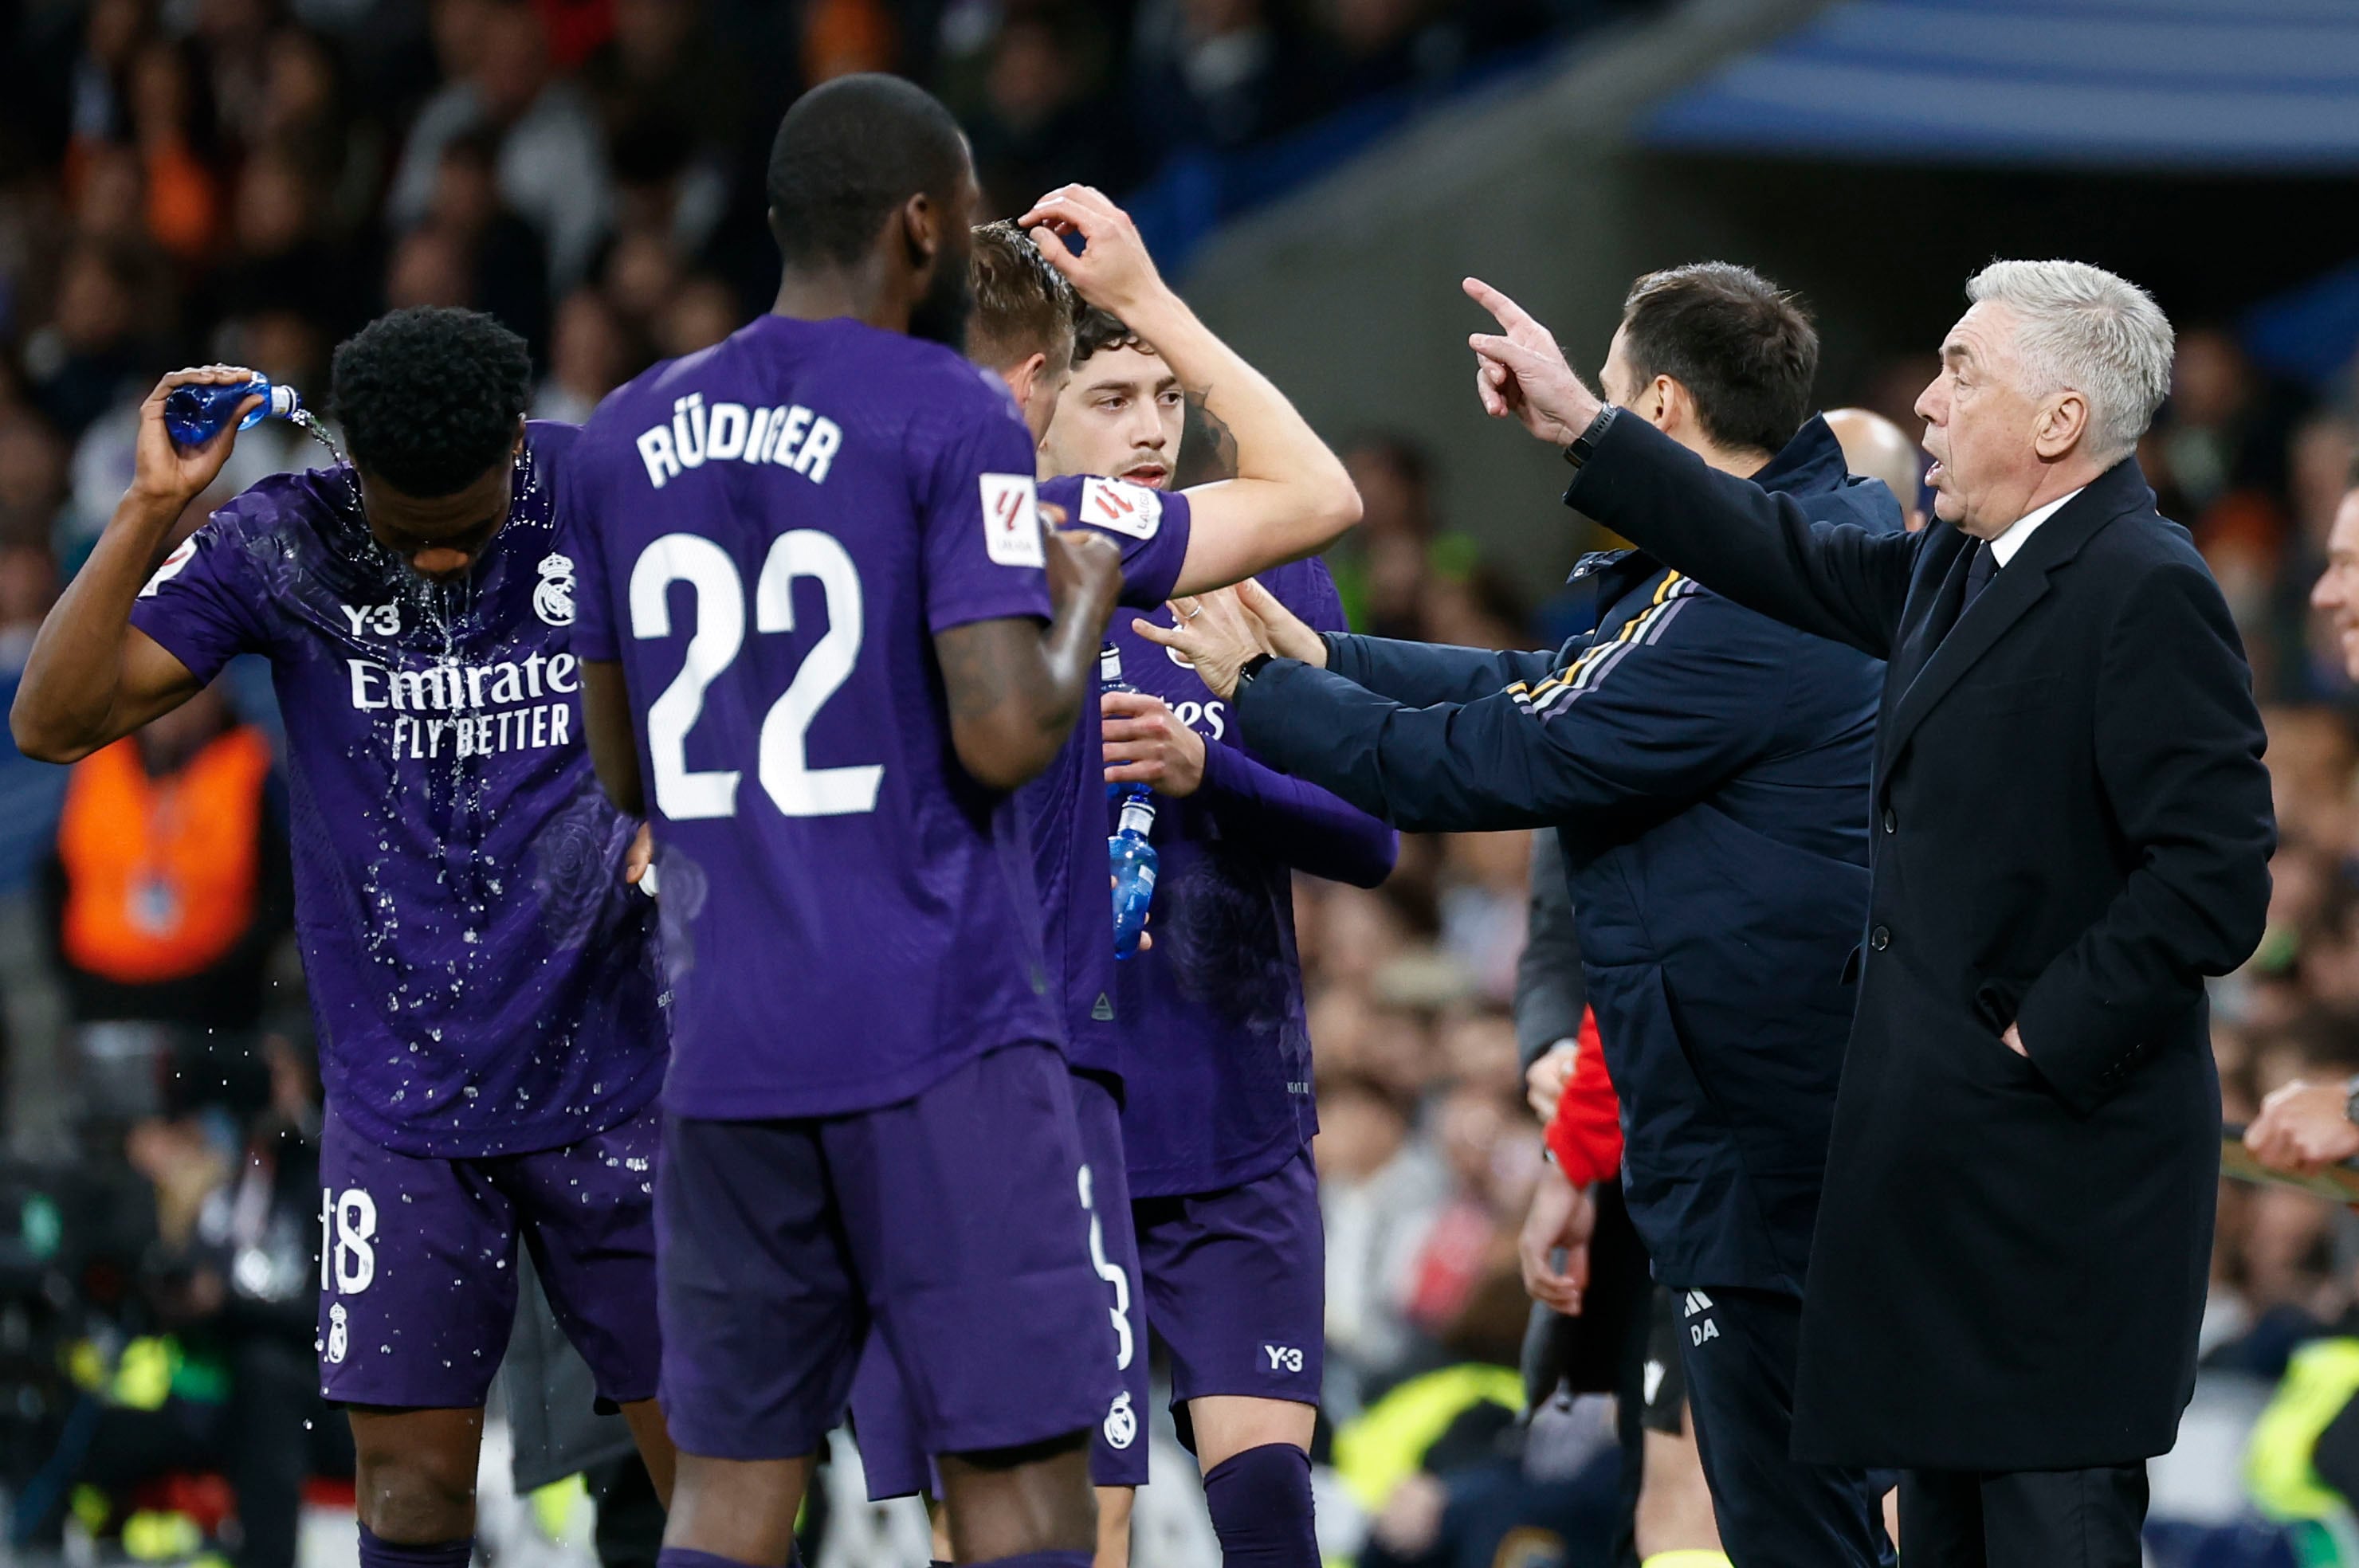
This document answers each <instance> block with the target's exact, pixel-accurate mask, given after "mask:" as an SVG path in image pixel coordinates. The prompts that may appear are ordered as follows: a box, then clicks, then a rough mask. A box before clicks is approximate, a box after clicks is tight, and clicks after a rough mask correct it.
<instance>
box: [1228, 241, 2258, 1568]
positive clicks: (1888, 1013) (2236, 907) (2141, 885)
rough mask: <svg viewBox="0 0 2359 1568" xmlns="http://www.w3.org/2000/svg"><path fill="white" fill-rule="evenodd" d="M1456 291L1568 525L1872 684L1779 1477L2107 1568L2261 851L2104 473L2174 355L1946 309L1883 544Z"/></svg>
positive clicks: (2215, 594) (2029, 320) (2074, 292)
mask: <svg viewBox="0 0 2359 1568" xmlns="http://www.w3.org/2000/svg"><path fill="white" fill-rule="evenodd" d="M1467 288H1468V292H1469V293H1471V294H1473V296H1474V297H1475V298H1476V299H1477V300H1478V301H1479V302H1480V303H1483V304H1484V305H1485V306H1487V307H1488V308H1490V309H1491V311H1492V312H1493V314H1494V315H1495V316H1496V317H1497V318H1498V320H1499V322H1500V325H1501V327H1502V329H1503V333H1502V334H1499V335H1492V334H1484V335H1480V336H1477V337H1475V338H1474V339H1473V347H1474V349H1475V351H1476V354H1477V356H1478V363H1477V390H1478V392H1479V394H1480V395H1481V397H1482V399H1483V403H1484V407H1485V408H1486V409H1487V410H1488V411H1489V412H1490V413H1492V414H1493V415H1495V416H1515V417H1517V418H1519V419H1520V420H1521V421H1522V422H1523V423H1524V425H1525V426H1526V427H1527V428H1528V429H1530V430H1531V431H1532V432H1533V433H1534V434H1535V435H1537V436H1539V437H1541V438H1544V439H1548V440H1550V441H1553V442H1555V443H1557V444H1559V445H1560V446H1562V447H1563V448H1564V449H1565V457H1566V460H1567V461H1568V462H1570V463H1571V464H1572V465H1573V466H1574V467H1575V469H1576V470H1577V472H1576V474H1575V476H1574V479H1573V481H1572V486H1571V489H1570V490H1569V491H1568V492H1566V496H1565V499H1566V501H1567V502H1568V503H1570V504H1571V505H1573V506H1577V507H1579V508H1580V509H1581V510H1582V512H1584V513H1586V514H1589V515H1590V516H1592V517H1593V518H1595V519H1596V520H1598V521H1599V522H1601V523H1603V524H1606V525H1607V526H1609V527H1612V528H1614V529H1616V530H1618V531H1620V532H1621V533H1623V534H1624V535H1627V536H1629V537H1630V538H1632V539H1635V540H1636V541H1638V542H1639V543H1640V544H1641V545H1642V546H1645V547H1646V548H1647V549H1648V550H1650V551H1652V552H1653V553H1654V554H1656V555H1657V556H1658V557H1661V558H1662V559H1663V560H1665V561H1667V562H1669V564H1670V565H1671V566H1673V567H1674V568H1679V569H1681V570H1685V571H1692V572H1694V573H1695V574H1696V576H1697V578H1698V579H1700V580H1701V581H1703V582H1706V583H1709V584H1710V585H1712V587H1713V588H1715V589H1719V590H1720V591H1721V592H1723V593H1725V594H1727V595H1729V596H1730V597H1731V598H1733V599H1735V600H1739V601H1741V602H1744V603H1747V604H1751V605H1753V606H1754V607H1756V608H1757V609H1759V610H1761V611H1766V612H1767V613H1768V614H1771V615H1774V616H1777V618H1779V619H1781V620H1784V621H1788V622H1791V623H1793V624H1794V625H1797V626H1800V627H1803V628H1806V629H1808V630H1810V631H1812V632H1815V633H1819V634H1820V635H1821V636H1824V637H1828V638H1832V639H1834V640H1836V641H1839V642H1843V643H1850V644H1852V645H1853V646H1854V647H1856V648H1860V649H1863V650H1864V651H1866V652H1867V653H1870V654H1875V656H1877V657H1879V658H1884V659H1886V660H1887V661H1888V665H1887V673H1886V682H1885V692H1884V699H1883V706H1882V711H1881V715H1880V719H1879V727H1878V731H1877V736H1876V755H1875V782H1874V802H1873V810H1874V816H1873V829H1872V834H1871V837H1872V839H1873V842H1874V845H1875V859H1874V864H1873V882H1872V887H1871V892H1870V896H1869V913H1868V919H1867V929H1866V932H1865V935H1866V941H1865V943H1864V945H1863V947H1862V949H1861V951H1860V953H1859V955H1858V965H1857V968H1858V984H1859V1002H1858V1014H1857V1019H1856V1022H1855V1023H1854V1029H1853V1032H1852V1037H1851V1046H1850V1051H1849V1054H1848V1056H1847V1058H1846V1060H1845V1063H1844V1068H1843V1087H1842V1093H1841V1096H1840V1098H1839V1100H1838V1104H1837V1107H1836V1111H1835V1123H1834V1134H1833V1138H1832V1143H1831V1145H1830V1148H1829V1152H1828V1160H1827V1173H1826V1190H1825V1196H1824V1199H1823V1201H1822V1202H1821V1206H1820V1211H1819V1228H1818V1236H1817V1240H1816V1243H1815V1245H1814V1247H1813V1249H1812V1250H1811V1254H1810V1277H1809V1280H1808V1282H1807V1290H1806V1296H1805V1304H1804V1309H1803V1315H1802V1331H1801V1362H1800V1370H1799V1386H1798V1389H1797V1393H1796V1401H1795V1419H1794V1443H1795V1451H1796V1453H1797V1454H1798V1455H1799V1456H1800V1457H1803V1458H1806V1459H1811V1460H1817V1461H1821V1462H1826V1463H1836V1464H1848V1465H1900V1466H1905V1467H1907V1469H1908V1475H1907V1476H1906V1477H1905V1478H1904V1480H1903V1482H1902V1487H1901V1499H1900V1529H1901V1558H1902V1561H1904V1562H1906V1563H1908V1564H1909V1568H1951V1565H1952V1564H1974V1565H1977V1568H1979V1565H1983V1564H1988V1565H1990V1568H2115V1565H2119V1568H2135V1565H2136V1563H2137V1562H2138V1531H2139V1527H2140V1524H2141V1522H2142V1520H2143V1519H2144V1517H2145V1511H2146V1496H2147V1493H2146V1473H2145V1466H2144V1465H2143V1464H2142V1463H2141V1462H2142V1461H2143V1460H2144V1459H2146V1458H2147V1456H2148V1455H2151V1454H2160V1453H2162V1452H2164V1451H2165V1450H2166V1449H2168V1448H2169V1447H2170V1445H2171V1442H2172V1439H2173V1436H2174V1434H2175V1432H2176V1428H2177V1426H2178V1421H2179V1414H2180V1411H2181V1409H2182V1408H2184V1406H2185V1404H2186V1401H2187V1398H2188V1395H2189V1392H2190V1389H2191V1388H2192V1384H2193V1379H2194V1369H2195V1330H2196V1322H2197V1318H2198V1315H2199V1314H2200V1313H2201V1308H2202V1303H2203V1288H2204V1274H2205V1266H2206V1261H2207V1259H2208V1257H2209V1254H2210V1251H2211V1245H2212V1201H2213V1195H2214V1191H2215V1186H2216V1183H2217V1181H2218V1178H2219V1137H2220V1090H2219V1080H2218V1077H2217V1076H2216V1074H2215V1073H2214V1071H2213V1068H2212V1052H2211V1046H2210V1042H2209V1040H2208V1038H2207V1030H2206V1013H2205V1008H2204V991H2203V980H2204V977H2205V976H2207V975H2219V974H2223V973H2225V972H2227V971H2228V970H2229V969H2232V968H2234V967H2235V966H2236V965H2237V964H2239V963H2241V962H2242V961H2243V960H2244V959H2245V957H2246V956H2247V955H2249V954H2250V953H2251V952H2252V950H2253V948H2254V946H2256V944H2257V942H2258V941H2259V938H2260V934H2261V924H2262V916H2263V912H2264V910H2265V908H2266V907H2267V903H2268V893H2269V880H2268V870H2267V866H2268V858H2269V854H2270V851H2271V849H2273V847H2274V845H2275V841H2276V826H2275V823H2274V820H2273V818H2272V816H2271V812H2270V805H2269V783H2268V777H2267V773H2264V772H2263V770H2262V767H2261V748H2262V732H2261V723H2260V718H2259V715H2258V713H2257V712H2256V709H2255V708H2254V706H2253V697H2252V690H2251V679H2250V675H2249V672H2248V671H2247V669H2246V667H2245V657H2244V652H2243V649H2242V646H2241V645H2240V644H2239V643H2238V641H2237V637H2236V632H2235V628H2234V625H2233V624H2231V622H2230V621H2229V618H2228V610H2227V606H2226V604H2225V603H2224V602H2223V600H2222V599H2221V596H2220V590H2219V589H2218V587H2217V585H2215V584H2214V583H2213V582H2212V576H2211V574H2210V572H2208V571H2207V570H2206V569H2205V568H2204V565H2203V561H2202V558H2201V557H2199V556H2198V555H2197V554H2196V552H2195V548H2194V546H2193V545H2192V544H2191V543H2190V540H2189V538H2188V535H2186V533H2185V532H2184V531H2183V530H2181V529H2180V528H2179V527H2178V526H2176V525H2175V524H2170V523H2168V522H2165V521H2164V520H2163V519H2162V518H2161V517H2160V516H2158V515H2157V514H2156V512H2155V509H2154V495H2153V492H2151V491H2149V490H2148V489H2147V483H2146V480H2145V477H2144V476H2143V475H2142V474H2140V473H2139V471H2138V468H2137V464H2136V460H2134V459H2133V457H2132V455H2131V454H2132V451H2133V449H2134V448H2135V447H2136V442H2137V439H2138V437H2139V436H2140V435H2141V434H2142V433H2143V432H2144V431H2145V429H2146V427H2147V422H2148V421H2149V420H2150V419H2151V417H2152V416H2153V414H2154V411H2155V408H2156V406H2158V405H2159V404H2160V403H2161V401H2162V398H2163V394H2164V392H2165V390H2166V388H2167V387H2168V385H2169V374H2170V356H2171V331H2170V325H2169V322H2168V321H2166V320H2165V319H2163V316H2162V312H2161V311H2160V310H2159V309H2158V308H2156V306H2155V304H2154V301H2153V300H2152V299H2151V298H2149V297H2147V295H2146V293H2145V292H2144V291H2143V290H2141V289H2139V288H2137V287H2135V286H2134V285H2132V284H2129V283H2127V282H2125V281H2124V280H2123V279H2121V278H2119V277H2115V276H2113V275H2112V274H2110V273H2106V272H2103V271H2100V270H2099V269H2097V268H2096V267H2093V266H2087V265H2082V264H2079V263H2074V262H2019V261H2011V262H1998V263H1995V264H1993V265H1991V266H1989V267H1988V268H1986V269H1984V271H1983V272H1981V273H1979V274H1977V275H1976V276H1974V278H1973V280H1972V281H1971V282H1970V283H1969V284H1968V285H1967V288H1966V293H1967V297H1969V298H1970V299H1971V300H1972V301H1973V308H1971V309H1969V310H1968V311H1967V312H1966V314H1965V316H1964V317H1963V318H1962V319H1960V320H1959V322H1958V324H1957V325H1956V326H1955V327H1953V328H1952V329H1951V331H1950V335H1949V337H1948V339H1947V340H1946V341H1944V342H1943V343H1942V345H1941V370H1940V374H1939V375H1938V376H1937V377H1936V378H1935V380H1934V381H1933V383H1932V384H1931V385H1930V386H1929V387H1927V388H1926V389H1925V392H1924V395H1922V396H1921V397H1919V399H1918V404H1917V412H1918V414H1919V416H1922V417H1923V418H1924V419H1925V421H1926V432H1925V445H1926V448H1927V449H1928V450H1929V451H1930V452H1931V453H1932V455H1933V457H1934V458H1935V460H1936V462H1935V466H1934V468H1933V470H1932V471H1931V474H1930V481H1931V483H1932V485H1933V487H1934V491H1935V493H1936V496H1937V503H1936V507H1935V510H1936V513H1937V514H1938V515H1939V517H1940V521H1941V522H1942V523H1944V524H1948V526H1946V527H1942V526H1936V527H1932V528H1929V529H1927V530H1926V531H1925V532H1923V533H1921V534H1912V535H1900V536H1897V537H1896V536H1892V535H1876V534H1874V533H1872V532H1870V531H1867V530H1864V529H1861V528H1857V527H1854V526H1851V525H1849V524H1844V523H1842V522H1839V521H1835V520H1833V514H1832V513H1831V512H1829V511H1828V510H1827V509H1826V508H1824V507H1823V506H1821V505H1818V504H1815V498H1812V497H1808V496H1797V495H1790V494H1788V495H1779V494H1774V493H1771V492H1768V491H1767V490H1765V489H1764V488H1762V487H1761V486H1759V485H1756V484H1751V483H1748V482H1746V481H1743V480H1740V479H1736V478H1734V477H1733V476H1730V475H1726V474H1720V473H1714V472H1712V470H1709V469H1707V468H1706V467H1705V466H1704V465H1703V464H1701V463H1700V462H1698V461H1697V460H1695V458H1694V457H1693V456H1692V455H1690V454H1689V453H1687V452H1684V451H1681V450H1680V449H1678V448H1677V447H1676V446H1674V445H1673V444H1672V443H1670V442H1668V441H1665V440H1664V439H1662V438H1661V437H1660V436H1659V435H1658V434H1657V433H1656V432H1654V431H1652V430H1650V429H1649V428H1647V423H1646V421H1644V420H1643V419H1637V418H1634V417H1631V416H1630V415H1629V414H1628V413H1627V412H1626V411H1617V410H1615V409H1614V408H1611V407H1607V406H1603V405H1601V404H1600V402H1599V400H1598V399H1597V398H1596V397H1595V396H1594V395H1592V394H1591V393H1590V391H1589V390H1588V388H1586V387H1585V386H1583V385H1582V384H1581V381H1580V379H1579V378H1578V377H1577V376H1575V375H1574V374H1573V373H1572V371H1571V368H1570V367H1569V366H1567V364H1566V363H1565V361H1564V358H1563V356H1562V354H1561V353H1560V351H1559V350H1558V349H1557V347H1556V345H1555V342H1554V341H1553V340H1551V339H1550V337H1549V334H1548V332H1547V330H1546V329H1544V328H1542V327H1541V326H1540V325H1539V324H1538V322H1536V321H1534V320H1533V319H1531V318H1530V317H1529V316H1527V315H1526V314H1525V313H1524V312H1523V311H1522V310H1521V309H1520V308H1517V306H1516V305H1515V304H1514V303H1513V302H1512V301H1511V300H1508V299H1507V298H1506V297H1504V296H1502V295H1499V294H1497V293H1496V292H1495V291H1494V290H1491V289H1489V288H1488V287H1484V285H1481V284H1479V283H1475V282H1473V281H1471V280H1470V281H1469V283H1468V285H1467ZM1245 721H1246V723H1247V725H1248V727H1249V728H1250V725H1251V709H1250V708H1246V709H1245Z"/></svg>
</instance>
